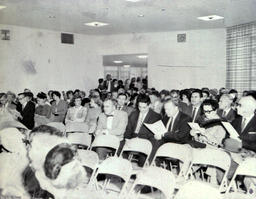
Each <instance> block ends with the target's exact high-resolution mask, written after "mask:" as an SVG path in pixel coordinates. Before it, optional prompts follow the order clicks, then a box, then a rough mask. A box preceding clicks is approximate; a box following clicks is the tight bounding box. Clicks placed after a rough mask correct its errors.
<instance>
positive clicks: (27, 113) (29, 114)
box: [19, 101, 35, 129]
mask: <svg viewBox="0 0 256 199" xmlns="http://www.w3.org/2000/svg"><path fill="white" fill-rule="evenodd" d="M20 114H21V116H22V119H19V121H20V122H21V123H22V124H24V125H25V126H26V127H27V128H28V129H32V128H34V125H35V121H34V115H35V104H34V103H33V102H31V101H28V102H27V104H26V106H25V107H24V108H23V109H22V110H21V112H20Z"/></svg>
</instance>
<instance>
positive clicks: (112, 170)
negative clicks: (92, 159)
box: [90, 156, 132, 197]
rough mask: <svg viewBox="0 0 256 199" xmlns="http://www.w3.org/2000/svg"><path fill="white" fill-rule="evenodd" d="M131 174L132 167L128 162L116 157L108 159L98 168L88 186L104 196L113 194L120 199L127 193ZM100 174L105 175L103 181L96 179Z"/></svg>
mask: <svg viewBox="0 0 256 199" xmlns="http://www.w3.org/2000/svg"><path fill="white" fill-rule="evenodd" d="M131 173H132V165H131V163H130V162H129V161H128V160H126V159H123V158H119V157H116V156H115V157H108V158H107V159H105V160H104V161H103V162H102V163H101V164H100V165H99V166H98V169H97V171H96V173H95V175H94V177H93V179H92V180H91V183H90V185H91V186H92V187H95V189H96V190H99V191H103V192H104V193H105V194H109V193H113V192H115V193H117V194H118V196H119V197H121V196H124V195H125V194H126V192H127V185H128V182H129V179H130V176H131ZM100 174H105V175H106V178H105V180H102V181H100V180H98V179H97V177H98V176H99V175H100Z"/></svg>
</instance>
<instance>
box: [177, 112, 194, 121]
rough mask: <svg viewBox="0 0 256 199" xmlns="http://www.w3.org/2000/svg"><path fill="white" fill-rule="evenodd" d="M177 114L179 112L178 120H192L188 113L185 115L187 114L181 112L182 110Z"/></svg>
mask: <svg viewBox="0 0 256 199" xmlns="http://www.w3.org/2000/svg"><path fill="white" fill-rule="evenodd" d="M179 114H180V120H183V121H184V120H186V121H190V120H192V118H191V117H190V116H189V115H187V114H185V113H183V112H181V111H180V112H179Z"/></svg>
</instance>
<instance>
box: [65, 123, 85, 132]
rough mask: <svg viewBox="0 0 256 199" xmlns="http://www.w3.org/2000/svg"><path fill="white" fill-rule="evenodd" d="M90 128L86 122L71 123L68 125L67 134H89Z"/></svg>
mask: <svg viewBox="0 0 256 199" xmlns="http://www.w3.org/2000/svg"><path fill="white" fill-rule="evenodd" d="M88 130H89V127H88V125H87V124H86V123H84V122H69V123H67V124H66V132H67V133H69V132H83V133H88Z"/></svg>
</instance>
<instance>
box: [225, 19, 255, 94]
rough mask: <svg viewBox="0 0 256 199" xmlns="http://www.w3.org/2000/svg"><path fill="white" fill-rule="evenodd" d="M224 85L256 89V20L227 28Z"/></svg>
mask: <svg viewBox="0 0 256 199" xmlns="http://www.w3.org/2000/svg"><path fill="white" fill-rule="evenodd" d="M226 40H227V79H226V87H227V88H229V89H231V88H235V89H237V90H238V92H239V93H241V92H243V91H244V90H255V89H256V22H253V23H249V24H242V25H238V26H233V27H230V28H227V39H226Z"/></svg>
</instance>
